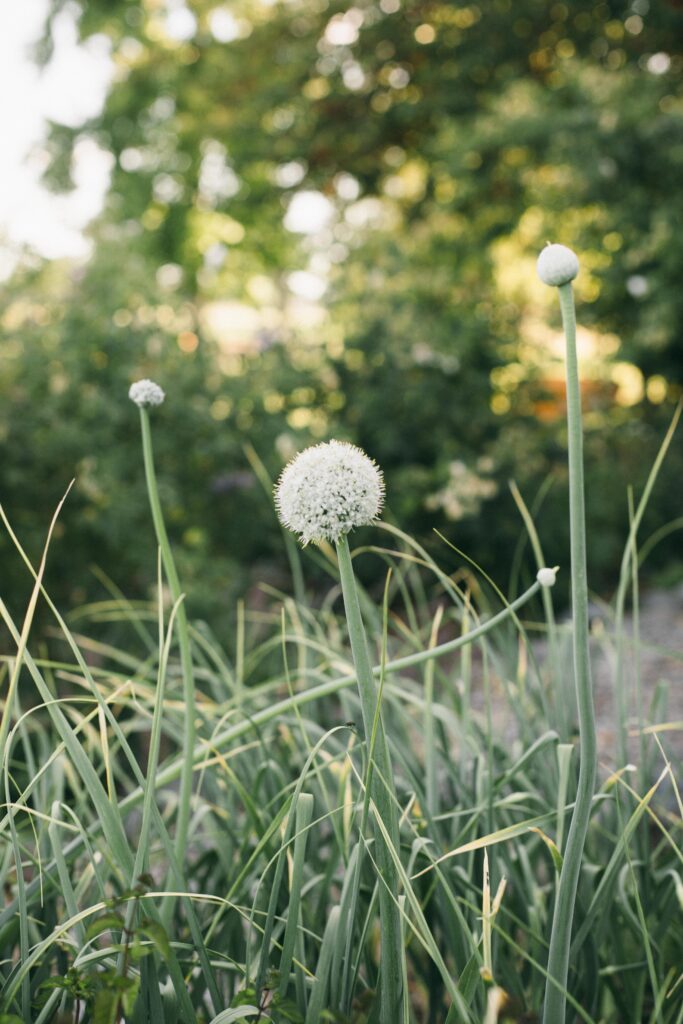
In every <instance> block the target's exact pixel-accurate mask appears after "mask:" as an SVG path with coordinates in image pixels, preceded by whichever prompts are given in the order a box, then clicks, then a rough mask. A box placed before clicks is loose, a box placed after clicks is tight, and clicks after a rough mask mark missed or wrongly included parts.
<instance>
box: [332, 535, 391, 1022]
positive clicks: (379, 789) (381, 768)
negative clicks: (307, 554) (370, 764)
mask: <svg viewBox="0 0 683 1024" xmlns="http://www.w3.org/2000/svg"><path fill="white" fill-rule="evenodd" d="M337 557H338V559H339V575H340V578H341V585H342V593H343V595H344V609H345V611H346V621H347V625H348V630H349V640H350V642H351V652H352V655H353V664H354V667H355V669H356V679H357V682H358V692H359V695H360V702H361V709H362V714H363V728H364V731H365V738H366V743H367V744H368V747H369V745H370V739H371V736H372V733H373V727H374V723H375V714H376V710H377V700H378V696H379V694H378V689H377V686H376V685H375V679H374V674H373V670H372V665H371V663H370V656H369V653H368V645H367V640H366V637H365V628H364V626H363V620H362V617H361V612H360V603H359V601H358V591H357V590H356V581H355V579H354V575H353V566H352V563H351V552H350V551H349V542H348V540H347V538H346V537H345V536H343V537H341V539H340V540H338V541H337ZM373 757H374V762H375V770H374V771H373V772H372V775H371V781H370V795H371V797H372V799H373V800H374V802H375V806H376V807H377V811H378V813H379V815H380V817H381V819H382V821H383V822H384V826H385V828H386V832H387V834H388V836H389V838H390V840H391V843H392V845H393V846H394V848H395V849H396V851H397V852H398V850H399V844H400V837H399V827H398V811H397V806H396V799H395V794H394V786H393V775H392V771H391V759H390V757H389V747H388V744H387V741H386V737H385V735H384V726H383V724H382V719H381V715H380V717H379V723H378V727H377V730H376V736H375V746H374V752H373ZM375 859H376V862H377V866H378V868H379V871H380V874H381V876H382V880H380V886H379V905H380V928H381V952H380V956H381V960H380V964H381V970H380V992H381V1004H380V1020H381V1022H382V1024H396V1022H397V1021H399V1020H400V1019H401V1007H402V989H403V971H402V968H401V965H402V960H403V937H402V930H401V914H400V910H399V907H398V904H397V900H398V888H399V882H398V875H397V872H396V867H395V864H394V861H393V859H392V857H391V854H390V853H389V851H388V849H387V845H386V842H385V840H384V838H383V836H382V833H381V831H380V829H379V828H375Z"/></svg>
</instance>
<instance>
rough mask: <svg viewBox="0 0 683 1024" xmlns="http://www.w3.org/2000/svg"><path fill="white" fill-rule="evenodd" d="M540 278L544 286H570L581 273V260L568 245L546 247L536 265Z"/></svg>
mask: <svg viewBox="0 0 683 1024" xmlns="http://www.w3.org/2000/svg"><path fill="white" fill-rule="evenodd" d="M536 270H537V272H538V276H539V277H540V279H541V281H543V283H544V284H549V285H554V286H555V287H557V288H559V287H560V285H563V284H569V282H570V281H573V280H574V278H575V277H576V275H577V274H578V272H579V258H578V256H577V255H576V253H575V252H574V251H573V250H572V249H568V248H567V246H566V245H546V247H545V249H542V250H541V254H540V256H539V257H538V261H537V263H536Z"/></svg>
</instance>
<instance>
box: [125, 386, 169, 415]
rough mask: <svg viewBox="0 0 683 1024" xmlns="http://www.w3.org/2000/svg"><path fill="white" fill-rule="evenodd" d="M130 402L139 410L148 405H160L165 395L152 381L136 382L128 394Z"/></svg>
mask: <svg viewBox="0 0 683 1024" xmlns="http://www.w3.org/2000/svg"><path fill="white" fill-rule="evenodd" d="M128 397H129V398H130V400H131V402H135V404H136V405H137V406H139V407H140V408H141V409H144V408H146V407H147V406H150V405H161V403H162V402H163V400H164V398H165V397H166V395H165V394H164V392H163V391H162V390H161V388H160V387H159V385H158V384H155V383H154V381H153V380H136V381H135V383H134V384H131V386H130V390H129V392H128Z"/></svg>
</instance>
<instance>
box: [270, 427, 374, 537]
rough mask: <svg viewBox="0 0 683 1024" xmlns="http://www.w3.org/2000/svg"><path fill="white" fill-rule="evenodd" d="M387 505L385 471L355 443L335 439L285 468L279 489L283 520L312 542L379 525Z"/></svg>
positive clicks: (277, 496) (277, 497)
mask: <svg viewBox="0 0 683 1024" xmlns="http://www.w3.org/2000/svg"><path fill="white" fill-rule="evenodd" d="M383 501H384V479H383V477H382V471H381V470H380V468H379V466H377V465H376V464H375V463H374V462H373V460H372V459H371V458H369V456H367V455H366V454H365V452H363V451H362V450H361V449H360V448H357V447H356V446H355V445H352V444H347V443H346V442H343V441H329V442H327V443H325V444H317V445H314V446H313V447H312V448H306V449H305V450H304V451H303V452H300V453H299V454H298V455H297V456H296V457H295V458H294V459H292V461H291V462H290V463H289V465H287V466H285V468H284V470H283V471H282V475H281V476H280V479H279V480H278V482H277V485H276V488H275V506H276V508H277V512H278V516H279V517H280V521H281V522H282V524H283V525H284V526H286V527H287V529H289V530H292V531H293V532H294V533H298V534H299V538H300V540H301V542H302V543H303V544H304V545H305V544H308V543H309V542H310V541H318V542H319V541H332V542H335V541H338V540H339V538H340V537H341V536H343V534H345V533H349V532H350V531H351V530H353V529H354V527H356V526H364V525H366V524H367V523H372V522H374V521H375V520H376V519H377V517H378V515H379V513H380V511H381V509H382V504H383Z"/></svg>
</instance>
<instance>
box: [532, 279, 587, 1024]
mask: <svg viewBox="0 0 683 1024" xmlns="http://www.w3.org/2000/svg"><path fill="white" fill-rule="evenodd" d="M559 292H560V308H561V310H562V323H563V325H564V333H565V337H566V342H567V427H568V448H569V452H568V457H569V520H570V523H569V525H570V535H571V581H572V616H573V620H574V622H573V625H574V628H573V651H574V680H575V683H576V698H577V704H578V709H579V734H580V740H581V761H580V767H579V784H578V790H577V795H576V806H575V808H574V813H573V815H572V821H571V826H570V828H569V835H568V836H567V846H566V849H565V854H564V863H563V866H562V871H561V874H560V879H559V883H558V887H557V895H556V899H555V912H554V914H553V925H552V933H551V936H550V953H549V955H548V980H547V982H546V990H545V1004H544V1009H543V1024H563V1022H564V1019H565V1004H566V988H567V974H568V970H569V945H570V940H571V932H572V921H573V917H574V904H575V901H576V890H577V887H578V883H579V873H580V870H581V857H582V855H583V847H584V842H585V839H586V832H587V831H588V822H589V820H590V813H591V804H592V799H593V793H594V790H595V775H596V768H597V746H596V738H595V712H594V708H593V687H592V683H591V672H590V655H589V649H588V583H587V575H586V524H585V510H584V486H583V435H582V428H581V393H580V389H579V370H578V361H577V356H576V318H575V313H574V295H573V292H572V286H571V284H565V285H562V286H561V287H560V289H559Z"/></svg>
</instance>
